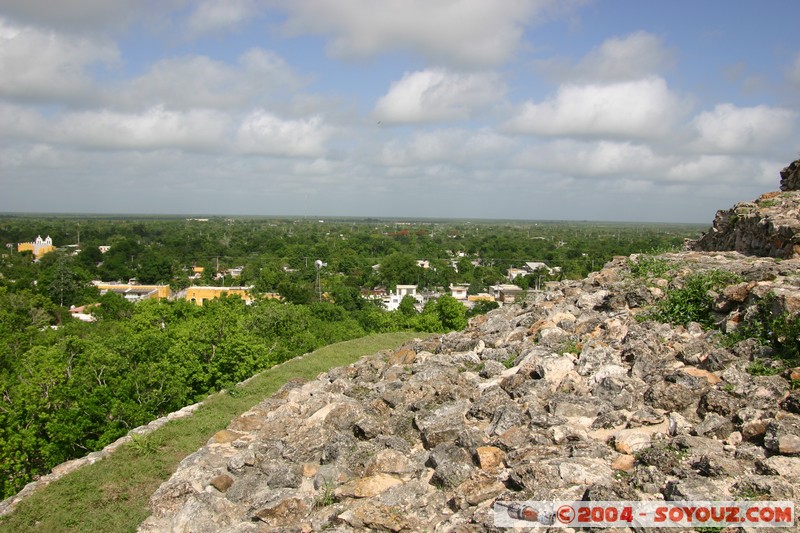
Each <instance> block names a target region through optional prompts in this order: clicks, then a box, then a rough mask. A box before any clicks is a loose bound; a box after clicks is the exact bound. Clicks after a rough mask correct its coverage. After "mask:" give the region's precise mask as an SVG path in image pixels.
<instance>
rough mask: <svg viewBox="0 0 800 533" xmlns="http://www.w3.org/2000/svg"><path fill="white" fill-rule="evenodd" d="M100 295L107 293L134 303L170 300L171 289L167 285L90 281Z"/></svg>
mask: <svg viewBox="0 0 800 533" xmlns="http://www.w3.org/2000/svg"><path fill="white" fill-rule="evenodd" d="M92 284H93V285H94V286H95V287H97V290H99V291H100V294H101V295H102V294H105V293H107V292H108V291H111V292H115V293H117V294H119V295H121V296H124V297H125V299H126V300H128V301H131V302H136V301H139V300H147V299H149V298H170V297H171V296H172V289H170V287H169V285H139V284H138V283H130V282H129V283H116V282H113V281H92Z"/></svg>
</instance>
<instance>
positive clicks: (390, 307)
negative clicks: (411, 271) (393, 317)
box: [383, 285, 422, 311]
mask: <svg viewBox="0 0 800 533" xmlns="http://www.w3.org/2000/svg"><path fill="white" fill-rule="evenodd" d="M406 296H411V297H412V298H414V299H415V300H416V301H417V302H418V303H421V301H422V297H421V296H420V295H419V294H417V286H416V285H398V286H397V289H396V290H395V291H394V292H389V294H388V295H387V296H384V297H383V305H384V307H386V310H387V311H395V310H397V308H399V307H400V302H402V301H403V298H405V297H406Z"/></svg>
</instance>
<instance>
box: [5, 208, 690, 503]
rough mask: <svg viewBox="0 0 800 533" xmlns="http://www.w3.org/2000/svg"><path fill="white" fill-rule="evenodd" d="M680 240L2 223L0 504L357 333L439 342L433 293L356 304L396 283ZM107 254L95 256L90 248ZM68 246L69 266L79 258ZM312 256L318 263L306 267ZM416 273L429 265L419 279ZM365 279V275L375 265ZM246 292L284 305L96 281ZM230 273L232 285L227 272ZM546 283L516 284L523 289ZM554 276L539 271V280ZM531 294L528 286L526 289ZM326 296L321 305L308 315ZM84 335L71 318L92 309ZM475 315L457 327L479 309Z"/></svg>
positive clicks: (347, 227) (400, 226)
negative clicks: (139, 293) (60, 469)
mask: <svg viewBox="0 0 800 533" xmlns="http://www.w3.org/2000/svg"><path fill="white" fill-rule="evenodd" d="M692 230H693V229H692V228H686V227H675V226H673V227H666V228H665V227H657V226H652V227H650V226H625V225H620V224H607V225H600V226H592V225H590V224H586V223H570V224H560V225H559V224H549V223H527V224H526V223H502V224H500V223H498V224H495V225H491V224H488V223H474V222H459V223H455V222H448V223H444V222H425V223H413V224H411V223H405V222H403V223H390V222H384V221H360V222H359V221H346V220H336V221H333V222H324V223H322V222H318V221H310V220H300V221H292V220H279V219H236V220H232V219H222V218H220V219H211V220H209V221H206V222H203V221H198V220H184V219H155V218H151V219H141V220H122V219H114V218H94V219H88V218H68V217H63V218H41V217H40V218H34V217H8V218H3V219H0V240H2V241H3V242H4V243H6V245H7V246H6V248H5V253H4V254H3V255H1V256H0V493H2V495H3V496H4V497H5V496H8V495H10V494H13V493H14V492H16V491H18V490H19V489H20V488H21V487H22V486H24V484H25V483H27V482H28V481H30V480H31V479H33V478H34V477H35V476H37V475H41V474H44V473H46V472H48V471H49V470H50V469H51V468H52V467H53V466H55V465H57V464H59V463H61V462H63V461H65V460H68V459H71V458H74V457H77V456H81V455H83V454H85V453H87V452H89V451H92V450H96V449H99V448H101V447H103V446H105V445H106V444H108V443H110V442H112V441H114V440H115V439H116V438H118V437H119V436H121V435H124V434H125V433H127V432H128V431H129V430H130V429H132V428H134V427H136V426H139V425H141V424H144V423H147V422H148V421H150V420H152V419H153V418H155V417H158V416H161V415H163V414H166V413H169V412H171V411H173V410H176V409H179V408H180V407H182V406H184V405H186V404H189V403H192V402H194V401H196V400H197V399H199V398H202V397H204V396H205V395H207V394H208V393H210V392H213V391H216V390H219V389H220V388H223V387H229V386H230V385H231V384H232V383H235V382H238V381H240V380H242V379H244V378H246V377H248V376H250V375H252V374H253V373H255V372H257V371H259V370H262V369H265V368H269V367H270V366H272V365H274V364H276V363H279V362H282V361H286V360H287V359H290V358H292V357H294V356H296V355H298V354H303V353H306V352H310V351H312V350H314V349H315V348H318V347H320V346H324V345H326V344H330V343H333V342H338V341H342V340H347V339H354V338H357V337H361V336H364V335H366V334H368V333H375V332H391V331H400V330H416V331H425V332H444V331H449V330H454V329H462V328H463V327H465V326H466V319H467V310H466V308H465V307H464V306H463V305H462V304H461V303H460V302H458V301H456V300H455V299H454V298H452V297H450V296H448V295H444V296H441V297H439V298H438V299H436V300H431V301H429V302H428V303H427V304H426V305H425V307H424V309H422V310H421V312H420V311H418V310H417V309H416V308H415V306H414V305H413V304H414V302H411V301H405V302H403V304H402V305H401V306H400V309H398V310H397V311H395V312H391V313H389V312H386V311H384V310H383V309H382V308H381V307H380V306H379V305H376V304H374V303H372V302H370V301H368V300H366V299H364V298H362V297H361V296H360V293H361V291H362V290H363V289H372V288H374V287H377V286H382V287H385V288H389V289H391V288H393V287H394V286H396V285H397V284H418V285H419V286H420V288H423V289H430V290H433V289H435V288H439V289H445V290H446V288H447V287H448V286H449V284H451V283H462V284H466V285H468V286H469V287H470V292H471V293H473V294H474V293H477V292H481V291H485V290H486V288H487V286H488V285H489V284H492V283H496V282H498V281H502V280H504V275H505V270H506V269H507V268H509V267H511V266H521V265H522V264H523V263H524V262H525V261H547V262H548V265H549V266H550V267H560V268H561V271H560V272H559V273H558V274H557V275H558V276H581V275H584V274H585V273H586V272H588V270H590V269H591V268H594V267H599V266H601V265H602V263H603V262H604V261H606V260H608V259H610V258H611V257H612V256H614V255H620V254H628V253H630V252H633V251H637V250H641V249H652V248H655V247H665V246H674V245H676V244H677V243H679V242H681V241H682V239H683V238H684V237H685V236H688V235H689V234H690V231H692ZM36 235H43V236H44V235H49V236H51V237H52V238H53V241H54V242H55V243H56V244H57V245H58V246H60V249H59V250H58V251H56V252H52V253H49V254H46V255H44V256H43V257H42V258H41V260H39V261H34V260H33V257H32V255H31V254H30V252H24V253H18V252H16V248H15V243H17V242H24V241H30V240H32V239H33V238H35V236H36ZM100 245H105V246H110V249H109V250H108V251H107V252H106V253H101V252H100V249H99V246H100ZM78 250H80V252H78ZM317 259H320V260H323V261H324V262H326V263H327V265H326V266H325V267H324V268H322V269H317V268H316V267H315V261H316V260H317ZM418 260H426V261H428V263H429V264H428V268H424V267H422V266H419V265H418V263H417V261H418ZM376 265H379V266H378V267H376ZM194 266H202V267H205V269H204V272H203V274H202V276H203V277H202V278H201V279H200V280H197V283H201V284H210V285H213V284H216V285H230V284H233V283H236V284H241V285H253V286H254V291H253V292H254V294H256V295H257V294H259V293H261V292H267V291H269V292H279V293H280V294H281V295H282V296H283V298H284V301H282V302H279V301H276V300H269V299H258V298H256V300H255V301H254V303H253V304H252V305H246V304H245V302H244V301H243V300H242V299H240V298H239V297H235V296H230V297H224V298H221V299H219V300H214V301H210V302H207V303H206V305H204V306H202V307H199V306H195V305H193V304H191V303H189V302H186V301H182V300H176V301H166V300H161V301H144V302H140V303H137V304H135V305H134V304H132V303H130V302H128V301H126V300H125V299H124V298H122V297H120V296H117V295H114V294H112V293H109V294H105V295H103V296H100V295H99V293H98V291H97V290H96V288H95V287H94V286H93V285H92V284H91V283H90V280H92V279H103V280H105V281H113V280H120V281H127V280H128V279H130V278H136V279H138V280H139V282H141V283H146V282H147V283H170V284H171V285H172V286H173V287H174V288H176V289H177V288H181V287H185V286H186V285H188V284H189V283H190V281H189V278H188V274H189V271H190V270H191V267H194ZM236 266H241V267H243V269H242V271H241V274H240V276H239V277H237V278H232V277H231V274H230V271H229V269H230V268H231V267H236ZM542 277H543V275H538V274H537V275H531V276H527V277H526V276H520V277H518V278H517V279H515V280H514V281H515V282H516V283H518V284H520V285H521V286H524V287H527V286H539V285H541V283H542V281H543V279H542ZM547 277H548V278H549V277H550V276H549V275H548V276H547ZM534 284H535V285H534ZM320 300H322V301H320ZM95 303H99V304H100V306H99V307H97V308H95V309H94V311H93V313H94V314H95V316H96V317H98V320H97V322H94V323H84V322H80V321H78V320H76V319H73V318H72V317H71V316H70V313H69V312H68V308H69V306H72V305H81V304H95ZM491 307H492V305H491V304H488V303H487V304H481V305H479V306H477V307H476V309H474V310H472V311H471V312H470V313H471V314H473V313H475V312H485V311H486V310H489V309H490V308H491Z"/></svg>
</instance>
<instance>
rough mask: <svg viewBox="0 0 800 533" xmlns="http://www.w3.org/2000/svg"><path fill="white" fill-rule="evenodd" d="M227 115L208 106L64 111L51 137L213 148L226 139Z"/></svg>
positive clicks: (91, 144)
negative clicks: (132, 111) (185, 109)
mask: <svg viewBox="0 0 800 533" xmlns="http://www.w3.org/2000/svg"><path fill="white" fill-rule="evenodd" d="M229 122H230V121H229V119H228V118H227V116H225V115H223V114H221V113H218V112H216V111H211V110H191V111H188V112H178V111H171V110H166V109H164V108H163V107H161V106H159V107H154V108H151V109H149V110H147V111H145V112H144V113H140V114H129V113H118V112H113V111H91V112H81V113H69V114H66V115H64V116H63V117H62V118H61V120H60V121H59V124H58V126H56V127H55V131H54V132H53V134H52V139H53V140H54V141H57V142H61V143H64V144H76V145H78V146H81V147H88V148H101V149H102V148H110V149H135V150H160V149H167V148H178V149H183V150H190V151H191V150H212V151H213V150H214V149H216V148H219V147H220V146H221V145H222V144H223V143H224V142H225V137H224V136H225V131H226V129H227V128H228V126H229Z"/></svg>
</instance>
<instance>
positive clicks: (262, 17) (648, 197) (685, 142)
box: [0, 0, 800, 224]
mask: <svg viewBox="0 0 800 533" xmlns="http://www.w3.org/2000/svg"><path fill="white" fill-rule="evenodd" d="M797 20H800V2H797V1H796V0H770V1H767V2H764V1H762V0H758V1H756V0H752V1H751V0H736V1H729V0H726V1H722V0H703V1H697V0H671V1H669V2H667V1H656V0H594V1H593V0H70V1H67V2H53V1H52V0H0V212H37V213H122V214H124V213H130V214H192V215H211V216H213V215H263V216H308V217H324V216H330V217H332V216H345V217H376V216H377V217H406V218H415V217H420V218H422V217H424V218H430V217H436V218H485V219H522V220H603V221H612V220H613V221H641V222H700V223H709V224H710V222H711V220H712V219H713V217H714V213H715V212H716V211H717V210H718V209H726V208H728V207H730V206H732V205H733V204H734V203H736V202H739V201H751V200H754V199H755V198H757V197H758V196H759V195H760V194H762V193H764V192H767V191H773V190H778V188H779V181H780V176H779V172H780V170H781V169H782V168H783V167H785V166H787V165H788V164H789V163H790V162H792V161H793V160H795V159H797V158H799V157H800V136H798V132H799V129H800V128H799V126H800V121H799V120H798V114H799V113H800V39H798V38H797V32H796V24H797Z"/></svg>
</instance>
